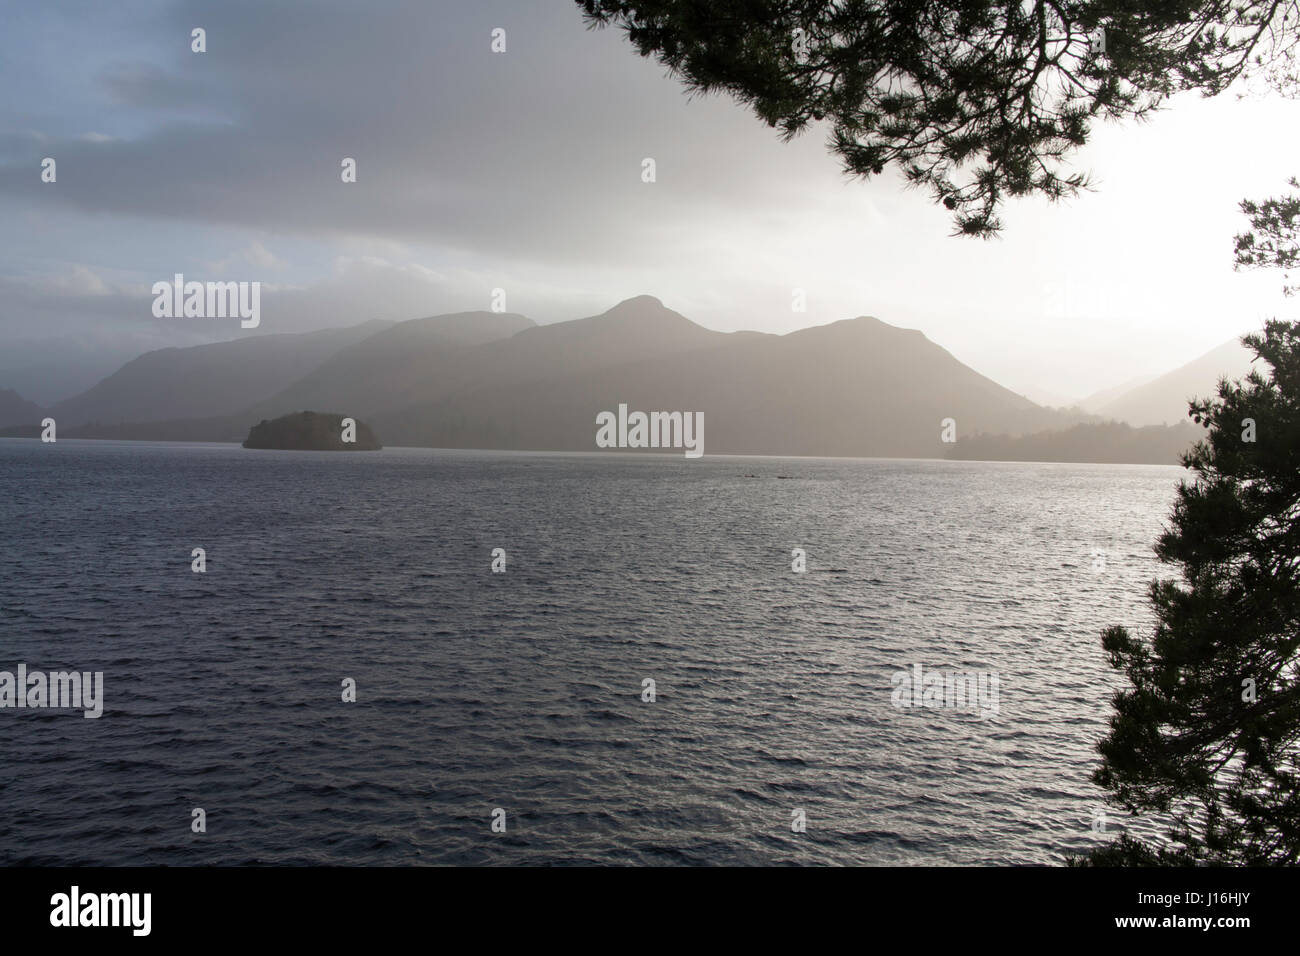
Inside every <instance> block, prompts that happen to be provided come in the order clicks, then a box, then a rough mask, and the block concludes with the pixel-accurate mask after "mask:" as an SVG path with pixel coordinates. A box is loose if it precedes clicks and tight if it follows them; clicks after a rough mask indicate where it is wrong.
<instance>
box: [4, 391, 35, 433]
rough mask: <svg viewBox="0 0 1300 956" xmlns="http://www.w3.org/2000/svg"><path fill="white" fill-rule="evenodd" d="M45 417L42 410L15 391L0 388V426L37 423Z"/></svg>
mask: <svg viewBox="0 0 1300 956" xmlns="http://www.w3.org/2000/svg"><path fill="white" fill-rule="evenodd" d="M44 417H45V412H44V410H43V409H42V408H41V407H40V406H39V405H37V404H35V403H34V402H29V401H27V400H26V399H25V398H23V397H22V396H21V395H19V394H18V393H17V392H15V391H13V390H12V389H8V388H0V428H5V427H7V426H9V425H38V424H40V421H41V419H42V418H44Z"/></svg>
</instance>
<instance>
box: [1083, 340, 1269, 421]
mask: <svg viewBox="0 0 1300 956" xmlns="http://www.w3.org/2000/svg"><path fill="white" fill-rule="evenodd" d="M1253 357H1254V353H1253V352H1251V351H1250V350H1249V349H1247V348H1246V347H1245V346H1244V345H1242V344H1241V343H1240V342H1239V341H1238V340H1237V339H1232V340H1231V341H1228V342H1225V343H1223V344H1222V345H1220V346H1219V347H1218V348H1216V349H1213V350H1211V351H1209V352H1207V353H1205V354H1204V355H1202V356H1201V357H1200V358H1198V359H1195V360H1193V361H1191V362H1188V363H1187V364H1186V365H1184V366H1182V367H1181V368H1177V369H1174V371H1172V372H1169V373H1168V374H1167V375H1162V376H1160V377H1159V378H1157V379H1155V380H1154V381H1151V382H1147V383H1146V384H1145V385H1139V386H1138V387H1136V388H1133V389H1130V390H1129V391H1127V392H1125V393H1123V394H1122V395H1120V396H1119V397H1117V398H1113V399H1111V400H1110V401H1108V402H1106V403H1104V404H1102V405H1100V406H1099V407H1098V408H1097V409H1096V412H1097V414H1098V415H1100V416H1102V417H1103V418H1113V419H1117V420H1118V421H1121V422H1127V423H1128V424H1130V425H1137V426H1141V425H1173V424H1175V423H1177V422H1183V421H1186V420H1187V402H1188V400H1189V399H1192V398H1208V397H1210V396H1212V395H1214V394H1215V386H1216V385H1217V384H1218V381H1219V379H1220V378H1222V377H1225V376H1226V377H1227V378H1234V379H1235V378H1240V377H1242V376H1243V375H1245V374H1246V373H1247V372H1249V371H1250V360H1251V359H1252V358H1253Z"/></svg>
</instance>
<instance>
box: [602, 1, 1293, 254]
mask: <svg viewBox="0 0 1300 956" xmlns="http://www.w3.org/2000/svg"><path fill="white" fill-rule="evenodd" d="M577 2H578V5H579V6H580V7H581V8H582V10H583V12H584V15H585V17H586V19H587V21H588V23H589V24H591V25H596V26H605V25H609V24H613V25H617V26H619V27H621V28H622V29H623V30H625V31H626V33H627V36H628V39H629V40H630V41H631V42H632V44H633V45H634V46H635V47H636V49H637V50H638V51H639V52H640V53H641V55H642V56H655V57H657V58H658V59H659V61H660V62H662V63H663V64H665V65H666V66H668V67H669V68H670V70H671V71H672V72H673V73H674V74H675V75H677V76H678V77H680V78H681V79H682V80H683V81H684V82H685V83H686V85H687V87H688V88H689V89H691V90H693V91H699V92H714V91H717V92H725V93H728V94H730V95H731V96H733V97H735V98H736V99H737V100H739V101H740V102H742V103H745V104H746V105H748V106H750V107H752V108H753V110H754V112H755V113H756V114H757V115H758V116H759V118H760V119H762V120H763V121H764V122H766V123H767V124H768V125H770V126H772V127H775V128H777V129H779V130H780V131H781V132H782V134H783V135H784V136H785V137H786V138H790V137H793V136H794V135H796V134H798V133H799V132H801V131H803V130H804V129H806V128H807V127H808V126H809V124H811V123H813V122H816V121H820V120H825V121H827V122H828V123H829V124H830V126H831V146H832V148H833V150H834V151H835V153H837V154H838V155H839V156H840V158H841V160H842V162H843V166H844V169H845V170H846V171H847V172H848V173H850V174H854V175H858V176H863V177H870V176H876V175H880V174H881V173H883V172H884V170H885V167H887V166H891V165H893V166H897V167H898V168H899V169H901V170H902V172H903V174H904V176H905V177H906V180H907V182H908V183H909V184H911V185H913V186H918V187H922V188H926V189H928V190H929V191H930V192H931V194H932V195H933V197H934V199H935V201H936V202H939V203H942V204H943V205H944V206H945V207H946V208H948V209H950V210H952V212H953V215H954V220H955V227H956V228H955V233H956V234H959V235H970V236H984V237H987V236H991V235H993V234H995V233H996V232H997V231H998V230H999V229H1000V228H1001V223H1000V221H999V219H998V217H997V211H998V209H999V206H1000V204H1001V203H1002V202H1003V200H1004V199H1005V197H1007V196H1024V195H1030V194H1037V195H1042V196H1047V197H1048V198H1049V199H1052V200H1056V199H1060V198H1062V197H1064V196H1069V195H1072V194H1074V193H1076V192H1077V191H1078V190H1079V189H1080V188H1082V187H1084V186H1085V185H1087V178H1086V176H1084V175H1083V174H1080V173H1069V172H1066V171H1065V164H1066V160H1067V158H1068V156H1069V155H1070V154H1071V153H1072V152H1073V151H1074V150H1076V149H1078V148H1079V147H1080V146H1082V145H1083V144H1084V143H1085V142H1087V139H1088V136H1089V131H1090V128H1091V121H1092V120H1093V119H1094V118H1096V117H1098V116H1101V117H1110V118H1121V117H1133V116H1142V115H1144V114H1146V113H1148V112H1149V111H1150V110H1152V109H1154V108H1156V107H1157V106H1158V105H1159V104H1160V103H1161V102H1162V101H1163V100H1164V99H1165V98H1166V97H1168V96H1169V95H1171V94H1173V93H1176V92H1178V91H1181V90H1199V91H1201V92H1203V93H1204V94H1206V95H1214V94H1217V93H1219V92H1221V91H1222V90H1223V89H1224V88H1226V87H1227V86H1228V85H1229V84H1230V83H1232V82H1233V81H1234V80H1236V79H1237V78H1239V77H1241V76H1243V75H1246V74H1249V75H1262V76H1264V77H1265V79H1266V80H1267V81H1268V82H1269V83H1270V85H1271V86H1273V87H1274V88H1277V89H1283V88H1285V86H1286V84H1287V82H1288V81H1289V80H1290V81H1293V80H1294V76H1295V71H1294V69H1293V66H1294V55H1295V50H1296V41H1297V33H1296V26H1297V10H1298V8H1297V3H1296V0H1286V2H1260V0H1083V2H1072V0H1023V2H1015V3H992V2H989V0H708V2H699V0H577ZM1099 31H1104V37H1105V39H1104V49H1103V45H1102V42H1101V39H1100V38H1101V36H1102V33H1101V32H1099Z"/></svg>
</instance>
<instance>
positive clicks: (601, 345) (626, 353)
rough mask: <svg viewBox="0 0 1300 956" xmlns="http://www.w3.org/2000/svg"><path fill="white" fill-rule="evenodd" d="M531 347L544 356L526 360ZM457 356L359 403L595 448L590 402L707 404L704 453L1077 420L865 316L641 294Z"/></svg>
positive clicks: (494, 439) (603, 407) (466, 436)
mask: <svg viewBox="0 0 1300 956" xmlns="http://www.w3.org/2000/svg"><path fill="white" fill-rule="evenodd" d="M589 342H590V343H593V346H594V348H593V349H592V350H590V351H589V350H588V348H587V347H586V344H587V343H589ZM579 343H582V344H583V346H584V347H583V348H582V349H581V351H580V352H578V353H576V354H575V353H574V351H573V349H574V348H575V347H576V346H577V345H578V344H579ZM647 352H649V353H651V354H647ZM654 353H657V354H654ZM529 357H532V358H534V359H540V361H535V362H534V363H533V364H532V365H530V366H525V365H523V363H524V361H525V360H526V359H528V358H529ZM465 359H466V361H465V368H466V369H468V370H471V371H472V373H473V374H471V375H469V376H468V377H466V378H465V379H459V378H458V379H456V380H454V381H453V382H450V383H443V385H444V387H442V388H440V389H438V390H437V391H436V392H435V393H431V394H429V395H426V396H425V399H424V400H423V401H420V402H415V403H412V404H409V405H407V406H406V407H404V408H388V409H385V408H383V407H382V399H380V398H378V397H376V396H372V397H371V399H370V401H369V407H366V406H362V410H361V414H366V415H369V416H371V419H372V420H373V421H374V423H375V427H376V428H377V429H378V430H379V431H380V432H382V433H383V434H384V435H385V440H386V441H388V442H389V443H390V444H399V445H400V444H415V445H432V446H435V447H495V448H520V449H556V450H594V447H595V442H594V438H595V431H596V426H595V421H596V415H597V413H599V412H601V411H611V412H613V411H616V410H617V408H618V405H619V404H620V403H625V404H627V405H628V406H629V408H630V409H632V410H641V411H646V412H649V411H682V412H702V413H703V414H704V419H705V423H706V436H705V449H706V453H711V454H764V455H825V456H894V457H907V456H916V457H934V456H941V455H942V453H943V449H944V446H943V444H942V443H941V441H940V431H941V422H942V420H943V419H945V418H954V419H955V420H956V428H957V434H958V437H959V438H960V437H961V436H964V435H968V434H973V433H974V432H975V431H977V430H978V431H986V432H988V431H999V432H1013V433H1019V432H1022V431H1024V430H1027V429H1045V428H1050V427H1061V426H1064V425H1068V424H1073V423H1074V422H1075V421H1078V418H1077V417H1073V418H1072V417H1069V416H1064V415H1061V414H1059V413H1055V412H1051V411H1048V410H1046V409H1043V408H1040V407H1039V406H1037V405H1035V404H1034V403H1033V402H1030V401H1029V400H1028V399H1025V398H1022V397H1021V396H1019V395H1016V394H1014V393H1013V392H1011V391H1009V390H1007V389H1005V388H1003V387H1002V386H1000V385H998V384H997V383H995V382H993V381H992V380H990V379H988V378H985V377H984V376H982V375H980V374H979V373H977V372H975V371H973V370H972V369H970V368H968V367H967V366H965V365H963V364H962V363H960V362H959V361H957V359H955V358H954V357H953V356H952V355H950V354H949V353H948V352H947V351H945V350H944V349H942V348H940V347H939V346H937V345H935V344H934V343H932V342H930V341H929V340H928V339H926V337H925V336H924V335H922V334H921V333H920V332H917V331H914V330H906V329H900V328H896V327H894V326H891V325H888V324H886V323H884V322H881V321H880V320H879V319H875V318H871V317H860V318H857V319H850V320H845V321H842V322H836V323H833V324H831V325H826V326H819V327H815V328H810V329H803V330H800V331H797V332H792V333H790V334H788V335H779V336H778V335H765V334H760V333H752V332H751V333H731V334H724V333H718V332H711V331H709V330H707V329H703V328H701V327H699V326H697V325H695V324H694V323H691V322H689V320H686V319H684V318H683V317H682V316H680V315H678V314H677V313H675V312H671V311H670V310H667V309H665V308H664V307H663V306H662V304H660V303H659V302H658V300H656V299H652V298H650V297H639V298H637V299H633V300H629V301H628V302H624V303H621V304H620V305H619V306H616V307H615V308H614V309H611V310H610V311H609V312H607V313H604V314H603V315H601V316H596V317H592V318H589V319H584V320H580V321H579V322H575V323H562V324H560V325H554V326H541V327H538V328H537V329H533V330H530V331H529V332H528V333H524V334H520V335H517V336H515V337H514V338H512V339H510V340H508V341H507V342H501V343H495V344H494V345H492V346H488V347H486V348H484V349H481V350H477V351H476V354H474V355H470V356H465Z"/></svg>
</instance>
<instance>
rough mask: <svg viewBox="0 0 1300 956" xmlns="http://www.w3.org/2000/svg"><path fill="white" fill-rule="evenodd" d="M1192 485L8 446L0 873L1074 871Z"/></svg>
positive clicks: (0, 568) (583, 458)
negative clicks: (20, 683) (22, 677)
mask: <svg viewBox="0 0 1300 956" xmlns="http://www.w3.org/2000/svg"><path fill="white" fill-rule="evenodd" d="M1183 474H1184V473H1183V471H1182V469H1180V468H1172V467H1159V466H1114V465H1062V464H1016V463H1003V464H985V463H977V462H940V461H886V460H829V459H773V458H723V457H705V458H703V459H698V460H693V461H687V460H685V459H684V458H682V457H672V456H662V457H661V456H654V457H649V456H640V455H628V454H620V453H603V454H590V455H579V454H570V455H558V454H526V453H490V452H460V451H432V450H424V449H393V448H390V449H385V450H384V451H382V452H379V453H373V454H368V453H351V454H340V453H303V452H266V451H249V450H245V449H242V448H239V447H237V446H231V445H180V444H162V443H160V444H146V443H115V442H89V441H84V442H78V441H66V440H65V441H60V442H58V443H57V444H49V445H47V444H42V443H40V442H39V441H28V440H16V439H13V440H0V490H2V491H3V494H2V495H0V517H2V521H0V528H2V529H3V530H2V532H0V534H2V537H0V670H7V671H11V672H13V671H15V670H16V668H17V666H18V665H19V664H20V663H21V664H26V665H27V668H28V669H29V670H31V671H37V670H40V671H55V670H70V669H75V670H78V671H102V672H103V674H104V703H103V716H102V717H100V718H99V719H84V718H83V717H82V715H81V712H80V711H71V710H50V709H46V710H40V709H23V710H18V709H3V710H0V768H2V770H0V862H3V863H7V864H13V863H36V864H157V863H165V864H179V865H186V864H204V865H208V864H246V863H248V864H251V863H277V864H299V863H322V864H343V865H351V864H412V863H463V864H479V863H524V864H550V863H592V862H599V863H652V864H682V863H690V864H777V863H830V864H919V863H936V864H975V863H999V864H1001V863H1040V864H1055V863H1059V862H1060V861H1061V858H1062V855H1063V854H1065V853H1068V852H1077V851H1079V850H1083V849H1086V848H1087V847H1089V846H1091V845H1094V844H1095V843H1097V842H1099V841H1101V840H1102V839H1104V838H1106V836H1107V835H1099V834H1096V833H1094V832H1093V831H1092V830H1091V828H1090V827H1091V824H1092V822H1093V819H1094V813H1095V812H1096V811H1097V810H1098V809H1100V808H1101V807H1102V804H1101V801H1100V792H1099V791H1097V789H1096V788H1095V787H1093V786H1092V785H1091V784H1090V783H1089V782H1088V774H1089V772H1090V770H1091V769H1092V767H1093V766H1094V765H1095V764H1096V762H1097V758H1096V755H1095V753H1094V751H1093V746H1094V743H1095V741H1096V740H1097V738H1098V737H1099V736H1100V735H1101V734H1102V733H1103V732H1104V729H1105V721H1106V718H1107V716H1108V713H1109V695H1110V693H1111V690H1112V689H1113V688H1115V687H1117V686H1118V678H1117V676H1116V675H1115V674H1113V673H1112V672H1110V671H1109V669H1108V668H1107V667H1106V665H1105V661H1104V658H1103V655H1102V652H1101V647H1100V641H1099V635H1100V631H1101V630H1102V628H1104V627H1105V626H1107V625H1110V624H1126V625H1128V626H1130V627H1137V628H1142V629H1146V628H1149V627H1150V623H1151V617H1150V612H1149V609H1148V607H1147V604H1146V583H1147V581H1148V580H1150V579H1151V578H1152V577H1153V576H1154V575H1155V574H1157V573H1159V572H1160V571H1161V570H1162V569H1160V568H1159V566H1158V564H1157V562H1156V561H1155V559H1154V556H1153V555H1152V552H1151V545H1152V542H1153V541H1154V539H1155V536H1156V534H1157V533H1158V532H1159V530H1160V528H1161V525H1162V524H1163V521H1164V516H1165V514H1166V512H1167V511H1168V508H1169V506H1170V504H1171V502H1172V500H1173V494H1174V489H1175V486H1176V483H1177V481H1178V479H1179V478H1180V477H1181V476H1182V475H1183ZM194 548H203V549H205V552H206V568H207V570H206V572H205V573H195V572H194V571H193V570H192V569H191V561H192V558H191V554H192V551H193V549H194ZM496 548H501V549H504V552H505V568H506V569H505V571H504V572H503V573H494V572H493V571H492V562H493V557H492V553H493V549H496ZM796 548H799V549H803V551H804V552H805V554H806V559H805V560H806V567H807V570H806V572H804V573H795V572H794V571H792V561H793V560H794V558H793V557H792V552H793V550H794V549H796ZM1094 552H1102V553H1101V554H1099V555H1097V554H1094ZM917 664H920V665H922V667H923V668H926V669H933V670H936V671H944V670H947V671H953V670H962V671H980V672H984V673H986V674H989V673H992V674H996V675H997V678H998V684H997V688H998V696H997V700H996V703H997V710H996V713H994V712H992V711H991V710H988V709H986V710H985V712H984V713H983V715H981V714H980V713H975V712H970V711H969V710H965V709H960V708H933V707H930V708H923V707H918V708H910V709H905V708H899V707H896V706H894V702H893V700H892V697H893V692H894V683H893V681H894V675H896V674H899V673H900V672H911V671H912V670H913V669H914V667H915V665H917ZM349 678H350V679H352V680H354V681H355V683H356V697H357V699H356V702H355V703H350V702H344V701H343V700H342V686H343V681H344V680H345V679H349ZM647 679H649V680H653V681H654V697H655V699H654V700H653V701H652V702H651V701H646V700H643V686H644V685H643V682H644V681H646V680H647ZM986 702H987V701H986ZM195 808H202V809H203V810H204V811H205V814H206V826H207V831H206V832H205V833H194V832H192V828H191V820H192V811H193V810H194V809H195ZM498 808H499V809H500V810H503V811H505V813H504V820H505V832H504V833H498V832H494V831H493V828H492V825H493V820H494V811H496V810H497V809H498ZM800 812H802V815H803V819H805V820H806V830H805V831H804V832H794V831H793V829H792V821H794V820H796V815H797V814H798V813H800ZM497 819H500V815H499V814H498V815H497ZM1124 824H1125V821H1123V820H1122V819H1120V818H1118V817H1117V816H1116V815H1114V814H1113V813H1112V814H1111V816H1110V819H1109V822H1108V826H1109V828H1110V832H1109V834H1108V835H1109V836H1113V835H1114V833H1115V831H1116V829H1117V828H1118V827H1121V826H1123V825H1124Z"/></svg>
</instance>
